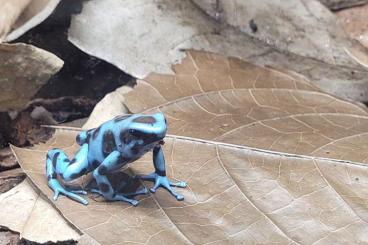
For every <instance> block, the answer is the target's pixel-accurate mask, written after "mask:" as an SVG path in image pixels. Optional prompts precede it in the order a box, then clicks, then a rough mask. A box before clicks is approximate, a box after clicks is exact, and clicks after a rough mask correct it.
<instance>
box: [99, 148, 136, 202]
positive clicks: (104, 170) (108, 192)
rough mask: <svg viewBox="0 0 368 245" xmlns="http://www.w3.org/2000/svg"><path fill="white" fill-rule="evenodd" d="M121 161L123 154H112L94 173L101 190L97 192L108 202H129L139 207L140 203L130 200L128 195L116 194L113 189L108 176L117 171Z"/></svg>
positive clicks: (115, 152) (116, 152)
mask: <svg viewBox="0 0 368 245" xmlns="http://www.w3.org/2000/svg"><path fill="white" fill-rule="evenodd" d="M120 160H121V154H120V152H118V151H113V152H111V153H110V154H109V155H108V156H107V157H106V158H105V160H104V161H103V162H102V163H101V164H100V165H99V166H98V168H96V169H95V170H94V171H93V177H94V178H95V180H96V182H97V185H98V188H99V190H98V191H97V190H95V192H97V193H99V194H101V195H103V197H104V198H105V199H106V200H110V201H124V202H128V203H130V204H131V205H133V206H137V205H138V204H139V201H137V200H134V199H130V198H128V197H127V195H123V194H120V193H116V192H115V190H114V188H113V187H112V185H111V183H110V181H109V179H108V178H107V176H106V175H107V174H108V173H110V172H112V171H114V170H116V168H117V166H119V162H120Z"/></svg>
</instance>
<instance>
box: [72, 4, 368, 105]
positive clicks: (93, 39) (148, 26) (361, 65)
mask: <svg viewBox="0 0 368 245" xmlns="http://www.w3.org/2000/svg"><path fill="white" fill-rule="evenodd" d="M68 35H69V39H70V41H71V42H73V44H75V45H76V46H77V47H79V48H80V49H82V50H83V51H85V52H87V53H89V54H91V55H93V56H97V57H100V58H102V59H104V60H106V61H108V62H110V63H112V64H114V65H116V66H117V67H119V68H120V69H122V70H123V71H124V72H126V73H129V74H131V75H133V76H134V77H137V78H145V77H146V76H147V75H148V74H149V73H150V72H155V73H160V74H172V70H171V65H172V64H174V63H177V62H178V61H180V60H181V59H182V58H183V57H184V56H185V55H184V53H183V52H182V50H183V49H197V50H205V51H210V52H214V53H218V54H221V55H224V56H233V57H239V58H241V59H243V60H250V61H252V62H255V63H257V64H260V65H270V66H273V67H278V68H284V69H291V70H294V71H296V72H299V73H301V74H303V75H304V76H306V77H307V78H308V79H310V80H311V81H312V82H313V83H315V84H316V85H318V86H319V87H320V88H321V89H323V90H324V91H327V92H329V93H332V94H335V95H337V96H339V97H343V98H349V99H353V100H357V101H368V89H367V82H368V80H367V77H368V71H367V69H366V68H365V67H367V66H368V55H367V52H358V51H360V48H361V47H360V46H361V45H360V44H359V43H354V42H351V40H350V39H349V38H348V36H347V35H345V33H344V32H343V31H342V30H341V28H340V27H339V26H338V24H337V21H336V17H335V15H334V14H332V13H331V12H330V11H329V10H328V9H327V8H325V7H324V6H323V5H322V4H321V3H319V2H318V1H316V0H308V1H306V0H293V1H277V3H276V2H275V1H274V0H247V1H238V0H217V1H214V0H161V1H154V0H136V1H129V0H120V1H116V0H91V1H86V2H84V3H83V10H82V13H81V14H79V15H76V16H74V17H73V19H72V23H71V27H70V29H69V32H68ZM107 37H108V38H107ZM163 37H165V38H163Z"/></svg>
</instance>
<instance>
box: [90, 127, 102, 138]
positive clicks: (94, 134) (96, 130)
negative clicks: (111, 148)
mask: <svg viewBox="0 0 368 245" xmlns="http://www.w3.org/2000/svg"><path fill="white" fill-rule="evenodd" d="M100 129H101V126H100V127H98V128H96V129H95V130H94V131H93V134H92V139H96V138H97V136H98V134H99V132H100Z"/></svg>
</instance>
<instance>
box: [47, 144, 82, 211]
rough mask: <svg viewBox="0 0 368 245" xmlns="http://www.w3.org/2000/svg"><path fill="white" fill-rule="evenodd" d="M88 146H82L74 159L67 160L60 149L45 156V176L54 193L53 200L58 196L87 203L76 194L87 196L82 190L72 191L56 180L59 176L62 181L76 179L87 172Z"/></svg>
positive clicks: (53, 150)
mask: <svg viewBox="0 0 368 245" xmlns="http://www.w3.org/2000/svg"><path fill="white" fill-rule="evenodd" d="M87 153H88V144H86V143H85V144H83V145H82V146H81V148H80V149H79V151H78V152H77V154H76V155H75V157H74V158H73V159H72V160H69V159H68V157H67V155H66V154H65V152H64V151H62V150H61V149H57V148H55V149H52V150H50V151H48V153H47V156H46V176H47V182H48V185H49V187H50V188H51V189H52V190H53V191H54V200H55V201H56V200H57V198H58V196H59V194H64V195H65V196H67V197H69V198H72V199H74V200H76V201H78V202H80V203H83V204H88V202H87V201H86V200H85V199H84V198H82V197H80V196H78V195H77V194H87V193H86V192H85V191H84V190H81V189H80V190H72V189H69V188H68V187H65V186H63V185H61V184H60V183H59V181H58V179H57V176H58V175H59V176H60V177H61V178H62V179H63V180H64V181H66V182H67V181H71V180H73V179H76V178H78V177H80V176H82V175H84V174H85V173H87V171H88V160H87Z"/></svg>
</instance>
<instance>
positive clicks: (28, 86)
mask: <svg viewBox="0 0 368 245" xmlns="http://www.w3.org/2000/svg"><path fill="white" fill-rule="evenodd" d="M62 66H63V61H62V60H61V59H59V58H58V57H57V56H55V55H54V54H52V53H50V52H47V51H45V50H42V49H39V48H36V47H35V46H32V45H27V44H21V43H17V44H0V74H1V78H0V111H8V110H18V109H22V108H23V107H25V106H26V104H27V103H28V102H29V100H30V99H31V98H32V97H33V95H34V94H35V93H36V92H37V91H38V89H39V88H40V87H41V86H42V85H43V84H45V83H46V82H47V80H48V79H49V78H50V77H51V75H53V74H55V73H56V72H58V71H59V70H60V69H61V67H62Z"/></svg>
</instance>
